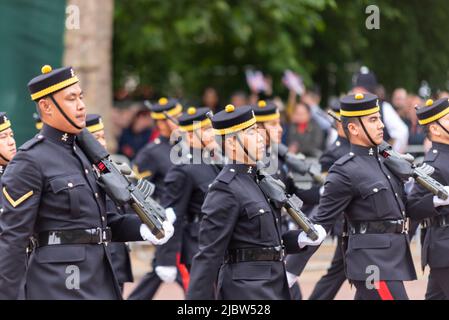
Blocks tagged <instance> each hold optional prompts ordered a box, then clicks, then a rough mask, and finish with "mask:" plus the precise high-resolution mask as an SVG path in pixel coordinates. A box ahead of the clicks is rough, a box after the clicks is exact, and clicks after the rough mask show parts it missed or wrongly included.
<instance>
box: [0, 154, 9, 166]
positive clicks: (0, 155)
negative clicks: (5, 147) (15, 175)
mask: <svg viewBox="0 0 449 320" xmlns="http://www.w3.org/2000/svg"><path fill="white" fill-rule="evenodd" d="M0 158H2V159H3V161H5V162H6V163H7V164H8V163H9V161H10V160H9V159H6V158H5V157H4V156H3V155H2V154H1V153H0Z"/></svg>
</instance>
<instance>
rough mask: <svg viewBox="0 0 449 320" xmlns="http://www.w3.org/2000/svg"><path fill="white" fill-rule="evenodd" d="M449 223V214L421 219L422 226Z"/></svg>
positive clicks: (446, 224) (441, 225)
mask: <svg viewBox="0 0 449 320" xmlns="http://www.w3.org/2000/svg"><path fill="white" fill-rule="evenodd" d="M448 225H449V215H443V216H436V217H432V218H427V219H424V220H422V221H421V226H422V227H423V228H429V227H431V226H435V227H445V226H448Z"/></svg>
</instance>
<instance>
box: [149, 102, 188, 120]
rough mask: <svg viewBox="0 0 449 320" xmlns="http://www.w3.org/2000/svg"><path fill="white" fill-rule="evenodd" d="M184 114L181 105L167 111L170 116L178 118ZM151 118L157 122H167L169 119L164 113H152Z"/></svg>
mask: <svg viewBox="0 0 449 320" xmlns="http://www.w3.org/2000/svg"><path fill="white" fill-rule="evenodd" d="M181 112H182V106H181V105H180V104H177V105H176V106H175V107H174V108H173V109H170V110H168V111H167V113H168V115H169V116H172V117H174V116H177V115H178V114H180V113H181ZM151 118H153V119H155V120H165V119H167V117H165V114H164V113H163V112H154V111H153V112H151Z"/></svg>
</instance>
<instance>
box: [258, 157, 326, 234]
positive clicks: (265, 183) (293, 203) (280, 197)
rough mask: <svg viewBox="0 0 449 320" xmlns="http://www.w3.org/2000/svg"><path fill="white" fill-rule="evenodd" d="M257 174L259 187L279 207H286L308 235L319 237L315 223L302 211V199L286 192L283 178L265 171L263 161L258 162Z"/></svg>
mask: <svg viewBox="0 0 449 320" xmlns="http://www.w3.org/2000/svg"><path fill="white" fill-rule="evenodd" d="M257 176H258V180H259V182H258V183H259V187H260V189H261V190H262V192H263V193H264V195H265V197H267V198H268V200H270V201H271V202H272V203H273V204H274V205H275V206H276V207H277V208H282V207H283V208H285V209H286V210H287V213H288V214H289V215H290V217H291V218H292V219H293V221H295V222H296V224H297V225H298V226H300V227H301V228H302V230H304V232H305V233H306V234H307V236H308V237H309V238H310V239H312V240H317V239H318V232H317V231H316V230H315V227H314V225H313V223H312V222H311V221H310V220H309V218H307V216H306V215H305V214H304V213H303V212H302V211H301V207H302V203H303V202H302V200H301V199H299V198H298V197H297V196H296V195H288V194H286V192H285V185H284V184H283V183H282V181H281V180H278V179H275V178H273V177H272V176H271V175H269V174H268V173H267V172H266V171H265V165H264V164H263V163H262V162H260V161H259V162H258V163H257Z"/></svg>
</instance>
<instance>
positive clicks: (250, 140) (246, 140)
mask: <svg viewBox="0 0 449 320" xmlns="http://www.w3.org/2000/svg"><path fill="white" fill-rule="evenodd" d="M241 136H242V137H243V145H244V146H245V148H246V150H247V151H248V153H249V154H250V155H252V156H253V157H254V158H256V160H261V159H263V157H264V155H265V140H264V139H265V138H264V136H263V135H261V134H260V132H259V129H258V127H257V125H254V126H252V127H249V128H248V129H246V130H244V131H242V132H241ZM241 151H242V149H240V152H241ZM247 160H248V161H249V162H252V160H251V159H247Z"/></svg>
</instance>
